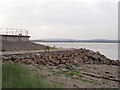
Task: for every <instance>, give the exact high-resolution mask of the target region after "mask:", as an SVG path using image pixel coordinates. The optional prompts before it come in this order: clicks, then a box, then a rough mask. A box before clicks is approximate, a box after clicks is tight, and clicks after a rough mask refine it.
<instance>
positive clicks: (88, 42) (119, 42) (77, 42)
mask: <svg viewBox="0 0 120 90" xmlns="http://www.w3.org/2000/svg"><path fill="white" fill-rule="evenodd" d="M31 41H33V42H53V43H54V42H59V43H60V42H65V43H120V41H119V42H117V41H37V40H31Z"/></svg>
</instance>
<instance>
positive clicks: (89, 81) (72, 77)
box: [69, 76, 101, 85]
mask: <svg viewBox="0 0 120 90" xmlns="http://www.w3.org/2000/svg"><path fill="white" fill-rule="evenodd" d="M69 77H70V78H71V79H78V80H81V81H83V82H87V83H93V84H95V85H101V84H100V83H98V82H95V81H91V80H86V79H83V78H80V77H74V76H69Z"/></svg>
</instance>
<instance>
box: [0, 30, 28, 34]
mask: <svg viewBox="0 0 120 90" xmlns="http://www.w3.org/2000/svg"><path fill="white" fill-rule="evenodd" d="M0 34H2V35H20V36H28V30H24V29H13V28H0Z"/></svg>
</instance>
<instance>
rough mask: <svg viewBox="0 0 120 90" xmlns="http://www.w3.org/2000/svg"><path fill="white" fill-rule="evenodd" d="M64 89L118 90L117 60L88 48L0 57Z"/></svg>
mask: <svg viewBox="0 0 120 90" xmlns="http://www.w3.org/2000/svg"><path fill="white" fill-rule="evenodd" d="M1 59H2V62H3V63H6V62H11V63H23V65H24V66H25V67H27V68H28V69H29V70H30V71H31V72H33V73H38V74H39V75H40V76H41V77H43V78H45V80H46V81H48V82H50V83H55V84H58V85H60V86H62V87H64V88H118V83H119V82H120V80H119V77H118V75H119V71H118V68H119V66H120V61H118V60H111V59H109V58H107V57H106V56H104V55H102V54H100V53H99V52H98V51H97V52H94V51H92V50H88V49H84V48H81V49H71V50H67V51H54V52H49V51H47V52H40V53H26V54H16V55H3V56H1Z"/></svg>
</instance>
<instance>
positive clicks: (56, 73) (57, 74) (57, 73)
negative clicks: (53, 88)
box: [53, 71, 64, 76]
mask: <svg viewBox="0 0 120 90" xmlns="http://www.w3.org/2000/svg"><path fill="white" fill-rule="evenodd" d="M60 74H64V72H62V71H58V72H55V73H53V75H55V76H59V75H60Z"/></svg>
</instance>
